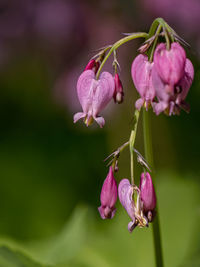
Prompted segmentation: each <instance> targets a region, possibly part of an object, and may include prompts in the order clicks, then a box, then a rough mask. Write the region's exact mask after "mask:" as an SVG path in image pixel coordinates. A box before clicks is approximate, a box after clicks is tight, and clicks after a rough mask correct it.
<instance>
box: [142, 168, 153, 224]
mask: <svg viewBox="0 0 200 267" xmlns="http://www.w3.org/2000/svg"><path fill="white" fill-rule="evenodd" d="M140 197H141V202H142V209H143V212H144V214H145V215H146V216H147V218H148V220H149V221H151V220H152V216H153V215H152V214H153V212H154V209H155V207H156V193H155V190H154V186H153V182H152V179H151V176H150V174H149V173H148V172H146V173H144V172H143V173H142V174H141V178H140Z"/></svg>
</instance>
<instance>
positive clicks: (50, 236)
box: [0, 0, 200, 267]
mask: <svg viewBox="0 0 200 267" xmlns="http://www.w3.org/2000/svg"><path fill="white" fill-rule="evenodd" d="M199 14H200V1H199V0H151V1H149V0H140V1H139V0H138V1H137V0H135V1H134V0H123V1H122V0H110V1H107V0H98V1H91V0H79V1H78V0H75V1H74V0H9V1H8V0H1V1H0V117H1V119H0V122H1V123H0V266H1V267H7V266H8V267H16V266H17V267H18V266H24V267H31V266H36V267H40V266H52V267H53V266H58V267H61V266H63V267H64V266H66V267H68V266H69V267H121V266H135V267H143V266H155V262H154V249H153V240H152V229H151V228H152V227H150V228H149V229H139V228H138V229H135V230H134V232H133V233H132V234H129V232H128V231H127V224H128V222H129V218H128V216H127V214H126V213H125V211H124V210H123V209H122V208H121V207H120V205H119V203H118V204H117V208H118V211H117V213H116V216H115V217H114V219H113V220H107V221H103V220H101V218H100V216H99V214H98V210H97V207H98V206H99V205H100V200H99V195H100V191H101V186H102V183H103V180H104V179H105V177H106V175H107V172H108V168H107V167H106V166H105V163H104V162H103V159H104V158H105V157H106V156H107V155H109V154H110V153H111V152H112V151H113V150H115V149H116V148H117V147H118V146H120V145H121V144H123V143H124V142H125V141H127V139H128V137H129V133H130V129H131V122H132V116H133V111H134V101H135V100H136V98H137V94H136V92H135V89H134V86H133V83H132V79H131V75H130V66H131V62H132V60H133V59H134V57H135V56H136V54H137V48H138V47H139V45H140V44H141V43H142V40H139V41H132V42H130V43H128V44H127V45H125V46H123V47H121V48H120V49H119V51H118V59H119V62H120V65H121V73H120V76H121V80H122V82H123V85H124V90H125V100H124V103H123V104H122V105H115V104H114V103H112V104H111V105H109V107H108V108H107V109H106V110H105V113H104V115H105V119H106V125H105V127H104V128H103V129H100V128H98V126H96V125H93V126H91V127H90V128H86V127H85V125H84V124H83V123H81V122H79V123H77V124H75V125H74V124H73V119H72V118H73V114H74V113H75V112H77V111H80V110H81V108H80V104H79V103H78V99H77V96H76V81H77V78H78V76H79V75H80V73H81V72H82V71H83V69H84V67H85V65H86V64H87V62H88V60H89V59H90V58H91V57H92V56H93V55H94V54H95V53H96V50H97V49H98V48H101V47H103V46H105V45H108V44H112V43H113V42H115V41H117V40H118V39H120V38H122V37H123V35H122V33H127V32H134V31H148V29H149V27H150V24H151V22H152V20H153V19H154V18H156V17H158V16H159V17H163V18H164V19H165V20H166V21H167V22H168V23H169V24H170V26H171V27H172V28H174V29H175V30H176V32H178V34H179V35H180V36H182V37H183V38H184V39H185V40H186V41H187V42H189V43H190V44H191V49H188V50H187V54H188V57H189V58H190V59H191V60H192V61H193V63H194V66H195V79H194V83H193V85H192V88H191V90H190V93H189V95H188V97H187V101H188V102H189V103H190V105H191V112H190V114H189V115H188V114H186V113H184V112H181V115H180V116H174V117H166V116H164V115H160V116H159V117H156V116H155V115H154V114H151V115H152V132H153V145H154V156H155V158H154V162H155V167H156V172H155V177H154V178H155V179H156V180H157V193H158V201H159V209H160V220H161V230H162V242H163V250H164V260H165V266H167V267H169V266H170V267H176V266H177V267H185V266H192V267H193V266H194V267H195V266H200V234H199V219H200V193H199V192H200V181H199V175H200V171H199V160H200V141H199V140H200V139H199V135H200V125H199V116H200V109H199V98H200V90H199V87H200V52H199V47H200V28H199V24H200V15H199ZM111 63H112V62H111V61H109V62H108V63H107V64H106V66H105V68H104V69H105V70H107V71H111V72H112V66H111ZM136 148H137V149H138V150H139V151H140V152H141V153H143V134H142V128H141V122H140V125H139V130H138V135H137V142H136ZM129 169H130V168H129V154H128V151H126V152H124V153H123V154H122V156H121V158H120V163H119V172H118V173H117V175H116V179H117V181H119V180H120V179H121V178H124V177H129V175H130V171H129ZM141 171H142V169H141V167H140V166H138V168H137V169H136V176H137V179H138V180H139V176H140V172H141Z"/></svg>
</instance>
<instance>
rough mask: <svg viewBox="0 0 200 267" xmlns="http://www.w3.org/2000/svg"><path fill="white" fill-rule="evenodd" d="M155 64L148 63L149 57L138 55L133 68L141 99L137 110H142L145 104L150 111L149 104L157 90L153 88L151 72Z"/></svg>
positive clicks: (137, 103)
mask: <svg viewBox="0 0 200 267" xmlns="http://www.w3.org/2000/svg"><path fill="white" fill-rule="evenodd" d="M153 64H154V63H150V62H149V61H148V57H147V55H141V54H140V55H138V56H137V57H136V58H135V59H134V61H133V63H132V67H131V74H132V79H133V82H134V85H135V88H136V90H137V91H138V93H139V94H140V97H141V98H139V99H138V100H137V101H136V103H135V107H136V109H138V110H139V109H140V108H141V107H142V106H143V105H144V104H145V106H146V109H148V106H149V104H150V103H151V102H152V101H153V99H154V97H155V89H154V87H153V86H152V78H151V72H152V68H153Z"/></svg>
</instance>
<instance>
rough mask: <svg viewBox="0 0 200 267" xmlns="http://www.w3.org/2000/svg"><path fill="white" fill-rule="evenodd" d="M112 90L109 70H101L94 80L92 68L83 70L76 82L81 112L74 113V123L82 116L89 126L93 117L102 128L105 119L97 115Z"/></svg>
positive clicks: (113, 86) (113, 88)
mask: <svg viewBox="0 0 200 267" xmlns="http://www.w3.org/2000/svg"><path fill="white" fill-rule="evenodd" d="M114 90H115V83H114V79H113V77H112V75H111V74H110V73H109V72H103V73H102V74H101V75H100V78H99V80H96V79H95V73H94V71H93V70H86V71H84V72H83V73H82V74H81V75H80V77H79V79H78V82H77V94H78V98H79V102H80V104H81V106H82V109H83V112H78V113H76V114H75V115H74V123H75V122H77V121H78V120H80V119H81V118H84V122H85V124H86V125H87V126H89V125H90V124H91V123H92V122H93V119H94V120H95V121H96V122H97V123H98V124H99V125H100V127H101V128H102V127H103V126H104V124H105V120H104V118H103V117H99V116H98V115H99V113H100V112H101V111H102V110H103V109H104V108H105V107H106V106H107V104H108V103H109V102H110V101H111V99H112V97H113V94H114Z"/></svg>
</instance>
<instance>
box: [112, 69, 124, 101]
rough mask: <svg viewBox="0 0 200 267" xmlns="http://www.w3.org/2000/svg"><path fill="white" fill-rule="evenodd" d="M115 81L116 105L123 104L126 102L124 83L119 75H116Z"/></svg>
mask: <svg viewBox="0 0 200 267" xmlns="http://www.w3.org/2000/svg"><path fill="white" fill-rule="evenodd" d="M114 81H115V91H114V95H113V98H114V101H115V103H118V104H121V103H122V102H123V100H124V92H123V86H122V82H121V80H120V78H119V74H118V73H115V77H114Z"/></svg>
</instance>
